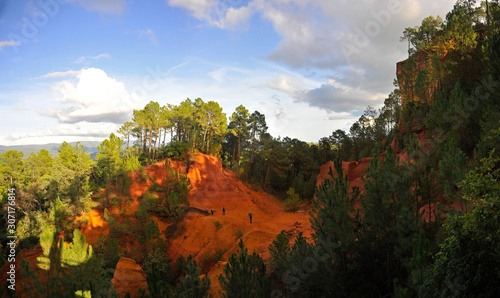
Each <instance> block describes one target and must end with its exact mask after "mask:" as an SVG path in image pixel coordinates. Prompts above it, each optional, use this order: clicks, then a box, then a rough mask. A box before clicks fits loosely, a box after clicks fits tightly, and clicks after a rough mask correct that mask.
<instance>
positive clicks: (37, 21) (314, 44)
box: [0, 0, 455, 145]
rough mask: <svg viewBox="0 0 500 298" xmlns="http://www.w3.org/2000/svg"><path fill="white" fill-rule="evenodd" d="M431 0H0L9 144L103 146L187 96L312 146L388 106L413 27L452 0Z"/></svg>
mask: <svg viewBox="0 0 500 298" xmlns="http://www.w3.org/2000/svg"><path fill="white" fill-rule="evenodd" d="M436 2H437V1H434V0H377V1H374V0H357V1H348V0H287V1H285V0H250V1H247V0H141V1H139V0H35V1H23V0H6V1H3V0H0V113H1V114H2V116H1V117H0V125H1V128H2V129H1V131H0V145H20V144H43V143H52V142H55V143H61V142H62V141H68V142H72V141H86V140H95V141H102V140H103V139H104V138H107V137H108V136H109V134H110V133H111V132H115V131H116V130H117V129H118V128H119V127H120V125H121V124H122V123H123V122H125V121H128V120H130V118H131V114H132V111H133V110H134V109H141V108H143V107H144V105H145V104H146V103H147V102H149V101H151V100H154V101H158V102H159V103H160V104H161V105H165V104H167V103H171V104H178V103H179V102H181V101H182V100H185V99H186V98H188V97H189V98H191V99H195V98H198V97H200V98H202V99H203V100H205V101H209V100H214V101H217V102H219V103H220V104H221V106H222V107H223V109H224V112H225V113H226V114H227V115H228V116H229V115H231V114H232V113H233V111H234V109H235V108H236V107H237V106H238V105H240V104H243V105H244V106H245V107H246V108H247V109H249V110H250V112H253V111H255V110H258V111H260V112H262V113H264V114H265V115H266V120H267V123H268V126H269V131H270V133H271V134H272V135H273V136H282V137H284V136H289V137H292V138H298V139H301V140H304V141H308V142H316V141H318V139H319V138H321V137H323V136H328V135H330V134H331V132H332V131H334V130H335V129H339V128H340V129H344V130H348V129H349V127H350V125H351V124H352V123H353V122H354V121H356V120H357V118H359V115H360V114H361V113H362V112H363V110H364V109H365V108H366V106H367V105H371V106H374V107H376V108H380V107H381V106H382V104H383V100H384V98H385V97H386V96H387V95H388V94H389V93H390V92H391V91H392V90H393V89H394V86H393V85H392V82H393V79H394V78H395V70H396V62H398V61H400V60H403V59H405V58H406V57H407V52H406V50H407V49H406V46H407V45H406V44H405V43H401V42H399V37H400V36H401V35H402V32H403V30H404V28H405V27H413V26H415V25H418V24H420V22H421V20H422V19H423V18H424V17H427V16H429V15H441V16H442V17H443V18H444V17H445V15H446V13H447V12H448V11H450V10H451V9H452V7H453V4H454V2H455V1H454V0H440V1H439V3H436Z"/></svg>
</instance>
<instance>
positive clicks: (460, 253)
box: [420, 155, 500, 297]
mask: <svg viewBox="0 0 500 298" xmlns="http://www.w3.org/2000/svg"><path fill="white" fill-rule="evenodd" d="M499 162H500V160H499V159H498V158H493V157H492V155H490V157H488V158H485V159H483V160H482V161H481V164H480V165H479V166H478V167H476V168H475V169H473V170H471V171H470V172H469V173H468V174H467V176H466V178H465V180H464V181H463V182H462V183H461V184H460V187H461V189H462V192H463V195H464V198H465V199H466V200H468V201H470V202H471V206H472V209H471V210H470V211H469V212H468V213H465V214H457V213H451V214H448V218H447V220H446V224H445V226H444V228H445V231H446V233H447V236H448V237H447V238H446V240H445V241H444V243H443V244H442V245H441V247H440V251H439V253H438V254H437V255H436V263H435V266H434V270H433V272H432V274H431V275H430V277H429V278H428V279H427V280H426V281H425V283H424V285H423V286H422V287H421V289H420V295H422V296H425V297H444V296H447V297H451V296H453V297H496V296H499V295H500V287H499V286H498V285H499V284H500V272H499V271H498V268H500V250H499V249H498V248H499V247H500V233H499V232H498V223H499V222H500V212H499V210H500V184H499V183H498V181H499V180H500V168H499V167H498V164H499Z"/></svg>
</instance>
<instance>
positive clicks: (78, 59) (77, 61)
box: [75, 53, 110, 64]
mask: <svg viewBox="0 0 500 298" xmlns="http://www.w3.org/2000/svg"><path fill="white" fill-rule="evenodd" d="M109 57H110V56H109V54H108V53H103V54H99V55H96V56H81V57H78V58H77V59H76V60H75V63H77V64H82V63H87V60H88V59H91V60H99V59H102V58H109Z"/></svg>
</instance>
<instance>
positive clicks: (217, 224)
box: [214, 221, 222, 230]
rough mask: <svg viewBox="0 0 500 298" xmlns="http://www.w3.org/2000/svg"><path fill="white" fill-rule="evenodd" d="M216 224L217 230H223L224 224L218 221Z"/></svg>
mask: <svg viewBox="0 0 500 298" xmlns="http://www.w3.org/2000/svg"><path fill="white" fill-rule="evenodd" d="M214 224H215V227H216V228H217V230H220V229H222V224H221V223H220V222H219V221H216V222H215V223H214Z"/></svg>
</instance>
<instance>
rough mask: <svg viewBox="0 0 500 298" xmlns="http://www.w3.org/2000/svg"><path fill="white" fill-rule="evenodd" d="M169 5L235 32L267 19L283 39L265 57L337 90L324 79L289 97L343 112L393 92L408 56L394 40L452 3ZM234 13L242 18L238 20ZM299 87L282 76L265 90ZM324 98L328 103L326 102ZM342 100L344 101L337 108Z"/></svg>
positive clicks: (222, 1)
mask: <svg viewBox="0 0 500 298" xmlns="http://www.w3.org/2000/svg"><path fill="white" fill-rule="evenodd" d="M167 2H168V4H169V5H171V6H175V7H180V8H183V9H186V10H187V11H189V12H190V14H191V15H192V16H193V17H195V18H197V19H199V20H204V21H206V22H207V23H208V24H209V25H211V26H216V27H219V28H224V29H226V28H229V29H232V28H238V24H243V23H246V22H247V21H248V19H249V18H250V17H251V16H252V15H258V16H260V17H261V18H262V19H264V20H267V21H268V22H269V23H270V24H271V25H272V27H273V28H274V31H275V32H276V33H277V34H278V35H279V36H280V37H281V40H280V42H279V43H278V44H277V46H276V47H275V48H274V49H273V50H272V51H270V52H269V53H268V54H267V55H266V57H267V59H269V60H270V61H273V62H276V63H278V64H281V65H284V66H286V67H291V68H295V69H299V70H307V71H310V70H318V71H319V72H320V73H322V75H324V74H325V73H326V74H327V75H326V77H328V78H333V79H334V80H335V82H336V83H338V84H341V86H342V87H338V86H336V85H334V84H332V83H331V81H326V82H325V81H323V82H322V83H321V84H320V85H321V86H320V87H315V88H310V89H308V91H307V90H306V91H304V92H303V93H302V96H300V97H299V96H297V95H295V96H297V97H295V98H296V100H299V101H301V102H307V103H308V104H310V105H314V106H317V107H321V108H323V109H328V110H333V109H341V110H348V109H351V108H359V107H360V105H361V106H362V105H364V104H366V103H372V104H373V102H372V100H373V99H374V98H383V97H380V94H385V95H387V94H388V93H389V92H390V91H391V89H392V88H393V86H392V80H393V79H394V78H395V72H396V66H395V65H396V62H398V61H400V60H403V59H405V58H406V57H407V53H406V47H405V44H403V43H400V42H399V38H400V36H401V35H402V32H403V31H404V29H405V28H406V27H413V26H415V25H419V24H420V23H421V21H422V19H423V18H425V17H427V16H429V15H441V16H442V17H444V16H445V14H446V13H447V12H448V11H450V10H451V9H452V7H453V5H454V3H455V2H456V0H443V1H439V3H438V2H437V1H434V0H380V1H373V0H358V1H356V5H353V2H352V1H348V0H336V1H331V0H287V1H283V0H251V1H249V2H247V3H245V4H244V5H243V3H242V2H241V1H236V2H237V3H238V5H236V6H237V7H236V6H230V5H229V4H228V3H232V2H233V1H229V2H228V1H226V0H219V1H217V0H168V1H167ZM236 11H238V13H239V14H241V16H237V17H236V15H237V14H236ZM231 14H234V15H235V17H230V16H231ZM229 20H231V21H229ZM323 80H325V79H324V78H323ZM298 83H299V82H296V81H295V82H292V81H290V80H289V78H288V80H285V81H284V80H283V77H282V78H277V79H276V80H275V81H273V82H269V83H268V85H269V87H272V88H275V89H280V90H282V91H284V92H287V93H290V92H291V93H294V90H293V89H294V88H299V89H300V88H301V86H298V85H296V84H298ZM283 84H290V85H283ZM294 94H298V93H294ZM328 97H332V98H334V99H333V100H330V101H327V100H326V98H328ZM297 98H298V99H297ZM341 100H348V102H347V103H345V104H340V101H341Z"/></svg>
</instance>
